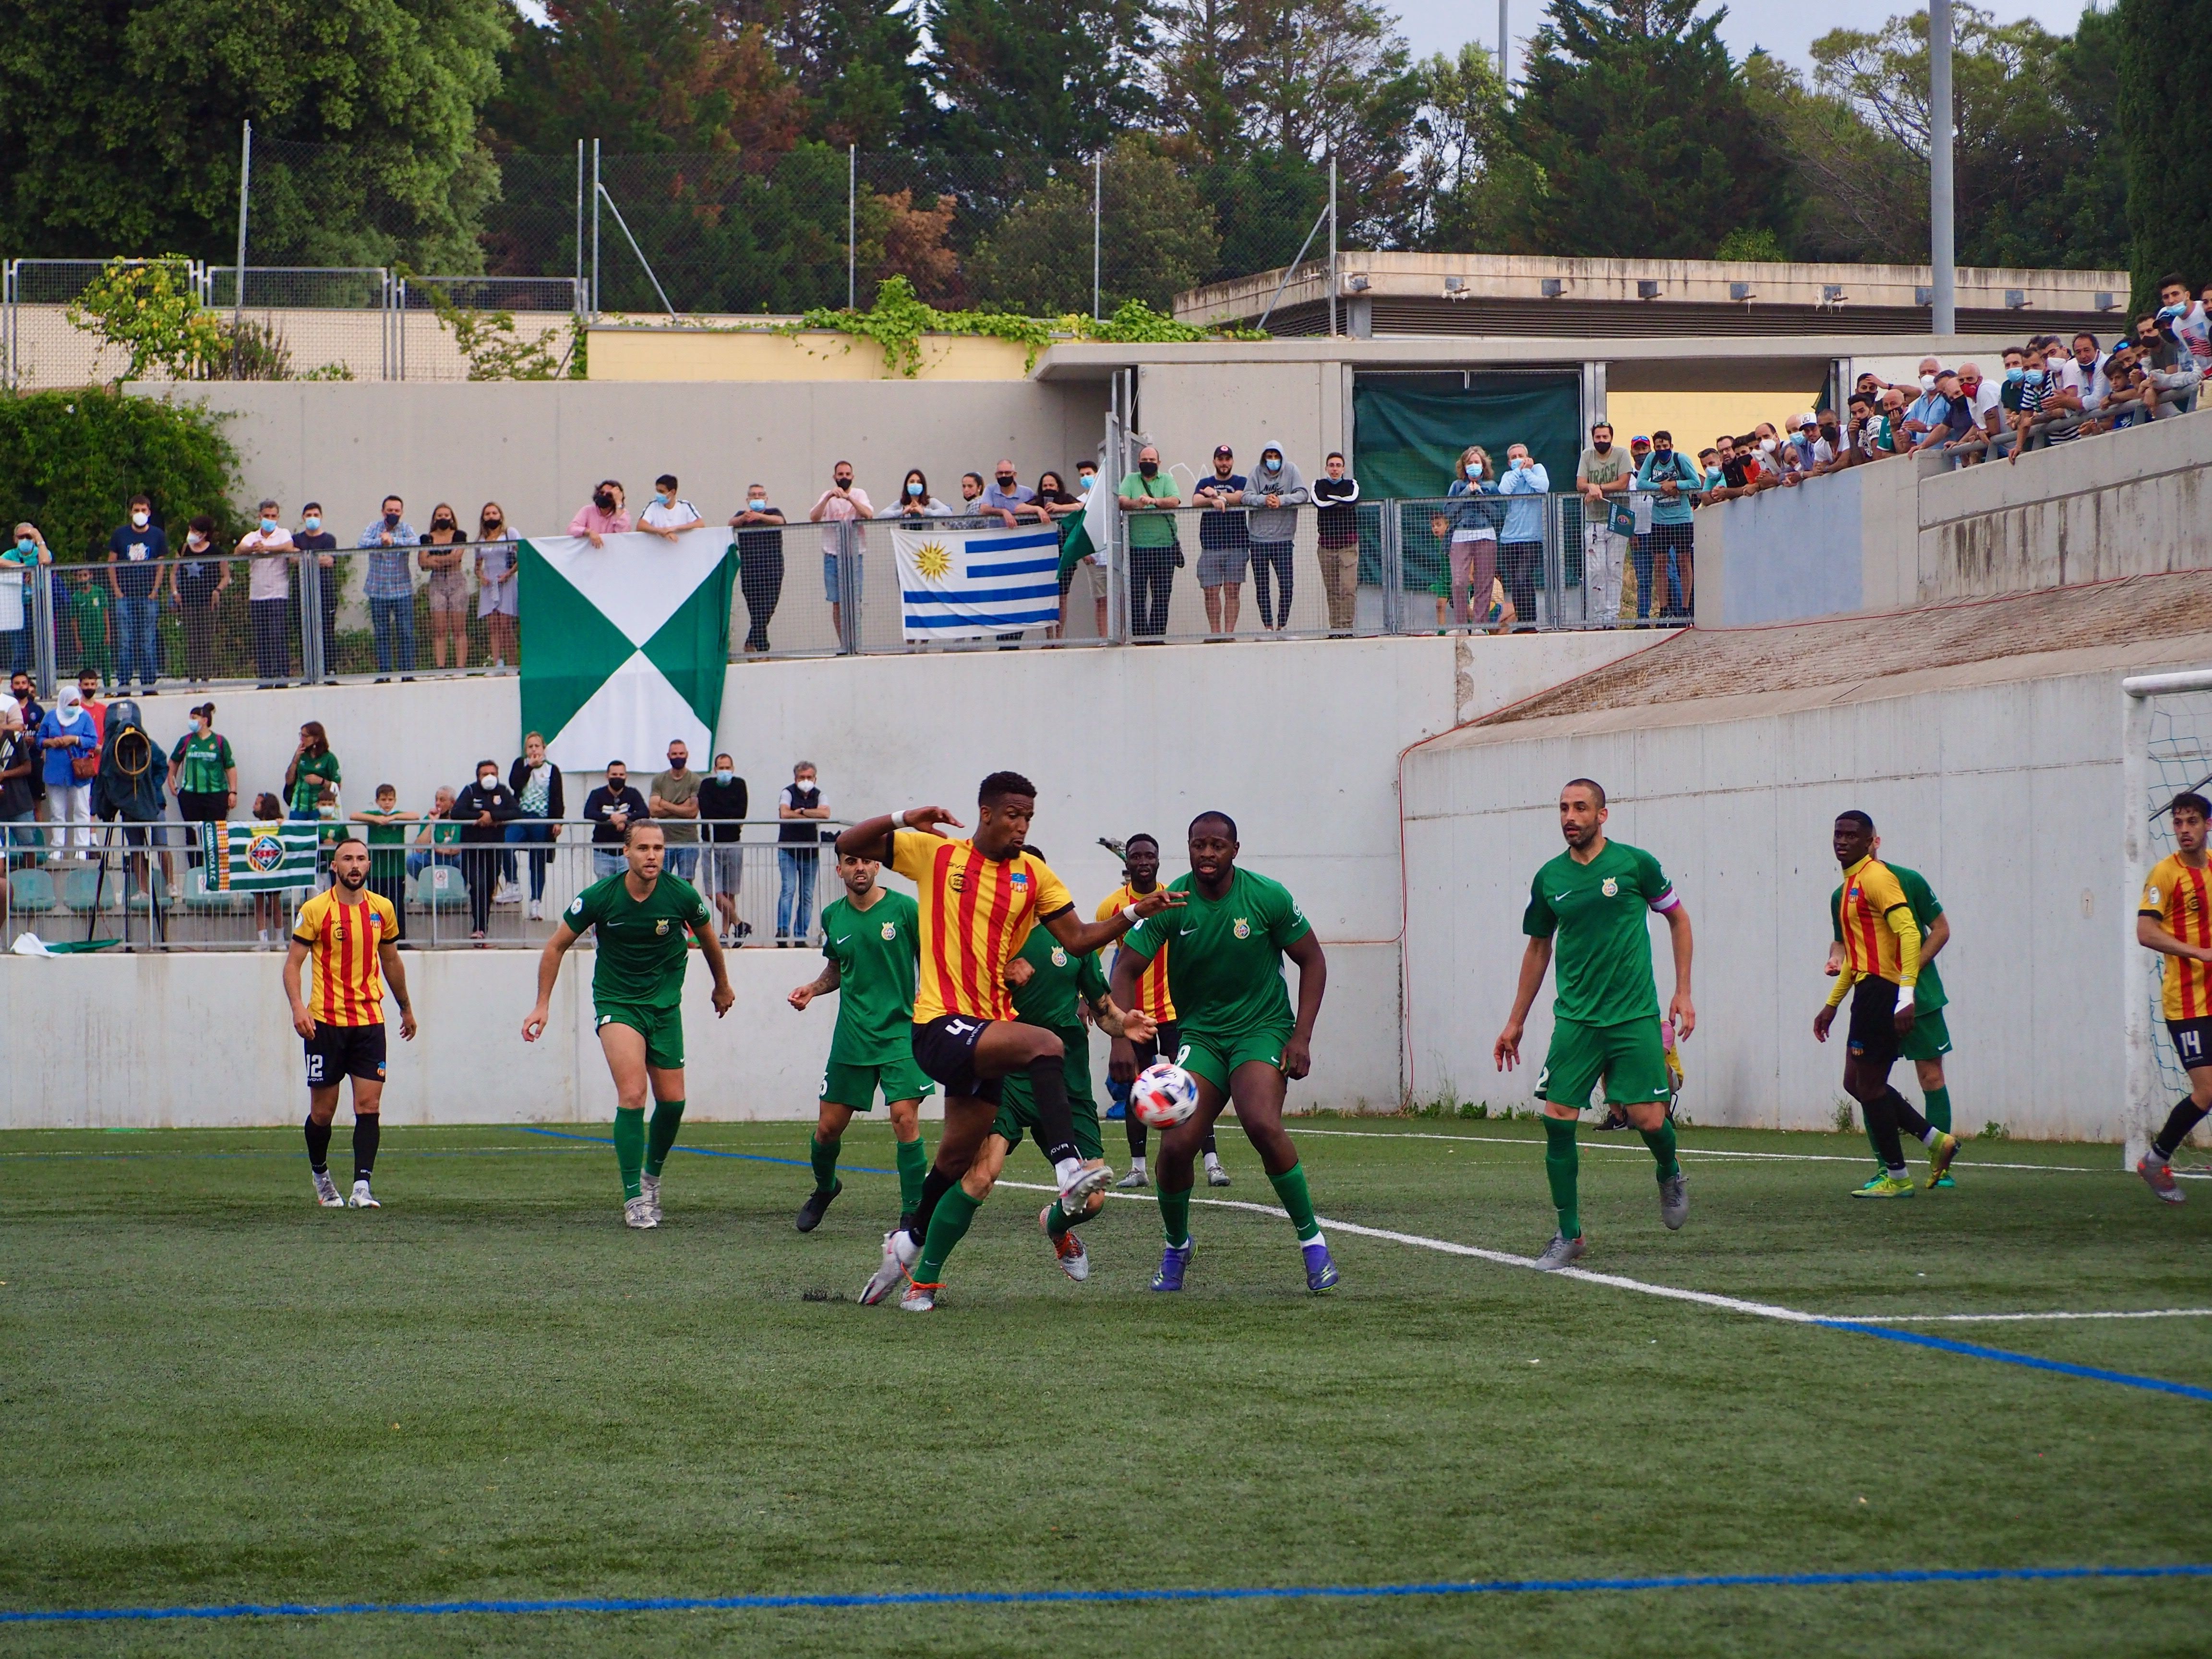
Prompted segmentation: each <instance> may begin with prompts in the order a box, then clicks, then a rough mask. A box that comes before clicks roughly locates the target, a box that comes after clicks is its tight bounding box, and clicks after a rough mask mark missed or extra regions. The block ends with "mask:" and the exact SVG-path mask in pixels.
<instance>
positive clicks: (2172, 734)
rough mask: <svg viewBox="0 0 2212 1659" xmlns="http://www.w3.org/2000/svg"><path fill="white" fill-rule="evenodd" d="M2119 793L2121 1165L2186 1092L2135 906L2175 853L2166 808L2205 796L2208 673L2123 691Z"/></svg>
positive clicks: (2210, 741) (2210, 750) (2130, 683)
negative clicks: (2157, 868) (2188, 793)
mask: <svg viewBox="0 0 2212 1659" xmlns="http://www.w3.org/2000/svg"><path fill="white" fill-rule="evenodd" d="M2120 693H2121V696H2120V702H2121V743H2120V790H2121V798H2122V800H2123V802H2124V806H2125V812H2124V821H2123V825H2122V846H2123V848H2124V854H2123V863H2124V880H2125V884H2126V885H2125V889H2124V891H2123V892H2122V893H2121V895H2120V907H2119V908H2120V919H2121V924H2122V926H2123V927H2124V929H2125V943H2124V945H2123V951H2124V955H2123V956H2122V957H2121V961H2122V962H2123V963H2124V968H2123V970H2122V974H2121V985H2122V987H2123V988H2122V996H2123V1001H2122V1030H2123V1031H2124V1037H2125V1042H2126V1044H2127V1070H2126V1073H2125V1075H2126V1079H2127V1083H2126V1087H2127V1100H2126V1105H2125V1109H2124V1113H2123V1117H2124V1124H2125V1128H2126V1133H2127V1145H2126V1151H2125V1152H2124V1160H2125V1164H2126V1166H2127V1167H2128V1168H2130V1169H2133V1168H2134V1167H2135V1164H2136V1159H2137V1158H2141V1157H2142V1155H2143V1154H2144V1153H2145V1152H2148V1150H2149V1149H2150V1138H2151V1136H2152V1135H2153V1134H2154V1133H2157V1129H2158V1126H2159V1125H2160V1123H2162V1122H2164V1121H2165V1118H2166V1113H2165V1107H2166V1105H2169V1104H2171V1103H2172V1102H2173V1101H2174V1100H2176V1099H2178V1098H2179V1097H2181V1096H2182V1095H2184V1094H2186V1093H2187V1092H2188V1091H2189V1082H2188V1077H2187V1074H2186V1073H2185V1072H2183V1070H2182V1069H2181V1067H2180V1066H2179V1063H2178V1062H2177V1061H2176V1060H2175V1059H2174V1056H2173V1053H2172V1048H2171V1046H2170V1045H2169V1044H2168V1042H2167V1041H2166V1027H2165V1025H2164V1024H2163V1023H2162V1021H2161V1020H2160V1018H2159V1015H2158V1004H2157V998H2158V983H2159V981H2158V977H2157V975H2158V970H2159V965H2160V964H2159V959H2158V958H2157V957H2156V956H2155V955H2154V953H2153V952H2152V951H2146V950H2144V949H2143V947H2142V945H2138V944H2136V905H2137V904H2138V902H2140V901H2141V899H2142V890H2143V884H2144V883H2145V882H2147V881H2148V880H2149V879H2150V872H2151V866H2154V865H2155V864H2156V863H2157V862H2158V861H2159V860H2160V859H2161V858H2164V857H2165V856H2166V854H2167V853H2169V852H2171V851H2172V848H2173V835H2172V829H2171V827H2170V826H2169V825H2168V823H2167V821H2166V811H2167V808H2168V805H2170V804H2171V802H2172V799H2173V798H2174V796H2176V795H2178V794H2179V793H2182V792H2183V791H2184V790H2188V789H2195V790H2200V791H2201V790H2203V789H2205V788H2206V787H2212V669H2189V670H2185V671H2181V672H2179V673H2172V674H2137V675H2134V676H2131V677H2130V678H2126V679H2124V680H2122V681H2121V682H2120Z"/></svg>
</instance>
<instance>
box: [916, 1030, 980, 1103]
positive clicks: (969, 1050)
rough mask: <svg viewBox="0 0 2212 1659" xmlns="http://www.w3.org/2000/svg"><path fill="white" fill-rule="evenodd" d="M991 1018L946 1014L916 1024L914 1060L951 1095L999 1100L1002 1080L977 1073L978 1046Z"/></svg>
mask: <svg viewBox="0 0 2212 1659" xmlns="http://www.w3.org/2000/svg"><path fill="white" fill-rule="evenodd" d="M990 1023H991V1022H990V1021H989V1020H987V1019H971V1018H969V1017H968V1016H967V1015H966V1014H944V1015H940V1016H939V1018H935V1019H933V1020H929V1021H927V1022H924V1021H921V1020H917V1021H915V1027H914V1061H915V1065H917V1066H921V1069H922V1070H923V1071H924V1072H926V1073H928V1074H929V1076H931V1077H932V1078H934V1079H936V1080H937V1082H938V1083H939V1085H942V1086H943V1088H944V1090H945V1093H946V1094H948V1095H965V1096H967V1097H969V1099H971V1100H987V1101H988V1102H990V1103H991V1104H992V1105H994V1106H995V1105H997V1104H998V1103H999V1085H1000V1081H1001V1079H998V1078H994V1077H977V1076H976V1075H975V1045H976V1044H977V1043H978V1042H981V1041H982V1039H983V1028H984V1027H985V1026H987V1025H988V1024H990Z"/></svg>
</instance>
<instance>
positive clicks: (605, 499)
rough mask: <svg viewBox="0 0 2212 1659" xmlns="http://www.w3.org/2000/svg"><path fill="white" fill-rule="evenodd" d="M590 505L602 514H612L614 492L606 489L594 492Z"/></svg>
mask: <svg viewBox="0 0 2212 1659" xmlns="http://www.w3.org/2000/svg"><path fill="white" fill-rule="evenodd" d="M592 506H593V507H598V508H599V511H600V512H602V513H611V512H613V511H614V510H615V498H614V492H613V491H612V490H608V489H602V490H599V491H597V492H595V493H594V494H593V495H592Z"/></svg>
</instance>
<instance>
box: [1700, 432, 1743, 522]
mask: <svg viewBox="0 0 2212 1659" xmlns="http://www.w3.org/2000/svg"><path fill="white" fill-rule="evenodd" d="M1735 445H1736V441H1735V439H1734V438H1731V437H1729V435H1728V434H1727V433H1725V432H1723V434H1721V435H1720V436H1719V437H1717V438H1716V439H1714V440H1713V447H1711V449H1707V450H1703V451H1700V452H1699V455H1698V465H1699V468H1700V469H1701V470H1702V471H1704V472H1705V489H1704V490H1702V491H1701V492H1700V493H1699V497H1698V505H1699V507H1717V506H1718V505H1719V504H1720V503H1721V502H1723V501H1734V500H1735V498H1736V497H1737V496H1739V495H1750V494H1751V493H1752V491H1751V484H1750V481H1749V477H1748V476H1747V474H1746V472H1745V471H1744V468H1745V465H1746V458H1745V457H1743V456H1741V455H1739V454H1738V453H1736V447H1735ZM1716 474H1717V475H1718V476H1717V477H1716V476H1715V475H1716Z"/></svg>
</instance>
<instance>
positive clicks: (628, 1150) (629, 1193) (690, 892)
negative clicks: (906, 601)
mask: <svg viewBox="0 0 2212 1659" xmlns="http://www.w3.org/2000/svg"><path fill="white" fill-rule="evenodd" d="M666 856H667V842H666V841H665V839H664V838H663V836H662V834H661V829H660V826H659V824H657V823H653V822H652V821H651V820H649V819H647V820H646V821H644V822H641V823H631V825H630V826H629V831H628V833H627V835H626V836H625V838H624V840H623V860H625V862H626V863H627V864H628V865H629V868H628V869H626V870H625V871H623V873H622V874H620V875H618V876H609V877H608V878H606V879H605V881H598V882H593V883H592V884H591V885H590V886H589V887H586V889H585V890H583V891H582V892H580V893H579V894H577V895H576V896H575V897H574V899H572V900H571V901H570V902H569V904H568V908H567V909H566V910H564V911H562V913H561V925H560V926H559V927H556V928H555V929H554V930H553V937H552V938H551V939H547V940H546V941H545V949H544V951H541V952H540V953H539V955H538V1004H537V1006H535V1007H533V1008H532V1009H531V1011H530V1016H529V1018H526V1019H525V1020H524V1021H523V1022H522V1040H523V1041H524V1042H537V1041H538V1037H539V1036H542V1035H543V1034H544V1030H545V1022H546V1021H547V1020H548V1019H549V1018H551V1013H552V1003H553V986H554V983H555V981H557V980H558V979H559V978H560V977H561V958H562V957H563V956H565V955H567V954H568V947H569V946H570V945H574V943H575V942H576V940H577V939H578V938H579V937H580V935H581V934H582V933H585V932H586V930H588V929H594V928H595V929H597V930H598V933H599V951H598V953H597V954H598V960H597V961H596V962H595V963H593V964H592V1013H593V1020H592V1024H594V1025H595V1026H596V1027H597V1028H598V1030H599V1051H600V1052H601V1053H602V1054H605V1056H606V1058H607V1070H608V1071H609V1072H610V1073H612V1074H613V1076H614V1080H615V1162H616V1164H617V1167H619V1168H620V1170H622V1181H623V1223H624V1224H625V1225H629V1226H632V1227H658V1226H659V1225H660V1170H661V1166H662V1165H663V1164H665V1163H666V1162H667V1161H668V1153H669V1149H670V1148H671V1147H672V1146H675V1145H676V1132H677V1130H678V1128H679V1127H682V1125H683V1122H684V1012H683V1002H684V965H685V963H687V962H688V961H689V960H690V945H689V944H688V943H687V942H686V939H685V935H687V934H689V935H690V938H691V939H696V940H698V941H699V949H700V951H702V953H703V954H704V955H705V957H706V958H707V971H708V973H710V974H712V975H714V1018H717V1019H720V1018H721V1017H722V1016H723V1015H725V1014H726V1013H728V1012H730V1006H731V1004H732V1003H734V1002H735V1001H736V1000H738V999H737V994H736V993H735V992H734V991H732V990H731V989H730V975H729V971H728V966H727V964H726V963H725V962H724V961H723V959H722V945H721V941H720V939H717V938H716V937H715V936H714V912H713V911H712V910H710V909H708V908H707V901H706V900H705V899H704V898H703V897H702V896H700V892H699V890H698V889H697V888H696V887H694V886H693V885H691V884H690V882H688V881H678V880H677V879H676V878H673V877H670V878H667V879H665V880H664V879H663V878H662V877H661V865H662V863H663V861H664V860H665V858H666ZM648 1088H649V1089H650V1090H651V1091H652V1094H653V1128H652V1133H651V1135H650V1137H649V1138H648V1136H647V1131H646V1123H645V1097H646V1093H647V1090H648Z"/></svg>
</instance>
